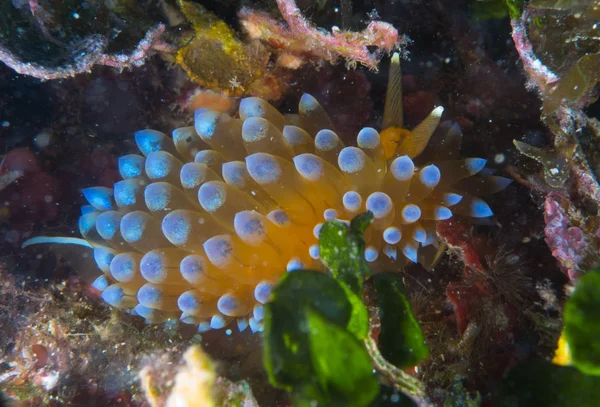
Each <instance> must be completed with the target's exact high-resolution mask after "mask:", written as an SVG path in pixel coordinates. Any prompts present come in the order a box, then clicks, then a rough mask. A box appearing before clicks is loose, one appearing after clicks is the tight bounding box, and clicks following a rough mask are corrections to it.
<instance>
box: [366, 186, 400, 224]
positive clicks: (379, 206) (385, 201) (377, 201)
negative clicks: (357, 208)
mask: <svg viewBox="0 0 600 407" xmlns="http://www.w3.org/2000/svg"><path fill="white" fill-rule="evenodd" d="M366 206H367V210H369V211H371V212H373V216H375V219H381V218H384V217H386V216H387V215H388V214H390V213H391V212H392V209H393V208H394V204H393V203H392V199H391V198H390V197H389V196H388V195H387V194H385V193H383V192H374V193H372V194H371V195H369V197H368V198H367V205H366Z"/></svg>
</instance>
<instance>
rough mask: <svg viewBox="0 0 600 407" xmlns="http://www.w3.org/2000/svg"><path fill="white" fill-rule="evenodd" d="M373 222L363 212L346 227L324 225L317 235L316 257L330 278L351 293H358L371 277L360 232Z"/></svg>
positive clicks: (344, 225) (341, 225)
mask: <svg viewBox="0 0 600 407" xmlns="http://www.w3.org/2000/svg"><path fill="white" fill-rule="evenodd" d="M372 220H373V214H372V213H371V212H367V213H365V214H362V215H358V216H357V217H355V218H354V219H353V220H352V222H350V225H347V224H346V223H343V222H338V221H328V222H326V223H325V224H324V225H323V227H322V228H321V232H320V235H319V253H320V256H321V260H322V261H323V263H324V264H325V265H326V266H327V267H328V268H329V270H330V271H331V273H332V275H333V277H334V278H336V279H338V280H340V281H342V282H344V283H345V284H347V285H348V286H349V287H350V288H351V289H352V290H353V291H354V292H355V293H361V292H362V283H363V280H364V278H365V277H366V276H369V275H370V274H371V271H370V269H369V267H368V266H367V261H366V260H365V257H364V252H365V241H364V239H363V236H362V235H363V232H364V231H365V229H366V228H367V227H368V226H369V224H370V223H371V221H372Z"/></svg>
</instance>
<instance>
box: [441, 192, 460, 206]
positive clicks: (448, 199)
mask: <svg viewBox="0 0 600 407" xmlns="http://www.w3.org/2000/svg"><path fill="white" fill-rule="evenodd" d="M462 198H463V197H462V195H458V194H454V193H451V192H448V193H445V194H444V198H443V199H444V204H446V205H448V206H452V205H456V204H457V203H459V202H460V201H461V200H462Z"/></svg>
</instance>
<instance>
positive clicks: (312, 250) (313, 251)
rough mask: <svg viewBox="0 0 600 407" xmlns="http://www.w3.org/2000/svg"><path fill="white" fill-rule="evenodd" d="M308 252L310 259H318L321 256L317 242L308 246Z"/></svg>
mask: <svg viewBox="0 0 600 407" xmlns="http://www.w3.org/2000/svg"><path fill="white" fill-rule="evenodd" d="M308 254H309V255H310V257H311V258H312V259H315V260H317V259H319V257H320V256H321V254H320V251H319V245H318V244H313V245H312V246H310V247H309V248H308Z"/></svg>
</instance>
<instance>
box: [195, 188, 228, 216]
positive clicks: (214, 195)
mask: <svg viewBox="0 0 600 407" xmlns="http://www.w3.org/2000/svg"><path fill="white" fill-rule="evenodd" d="M226 199H227V191H226V189H225V186H224V185H223V183H221V182H218V181H210V182H206V183H204V184H202V186H201V187H200V189H199V190H198V202H200V205H202V208H204V210H205V211H206V212H208V213H214V212H216V211H217V210H218V209H219V208H220V207H222V206H223V205H225V201H226Z"/></svg>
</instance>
